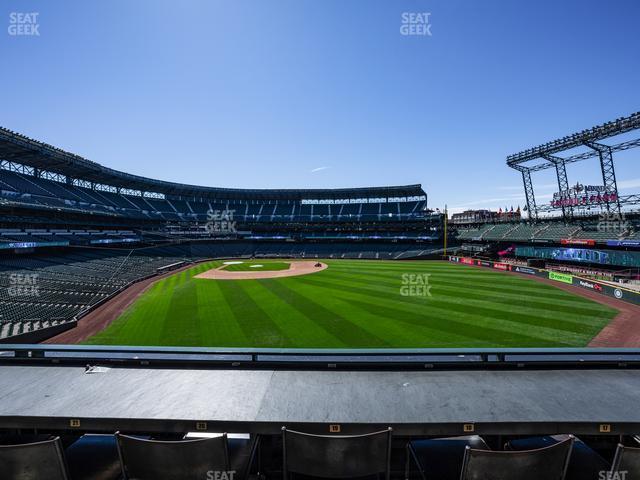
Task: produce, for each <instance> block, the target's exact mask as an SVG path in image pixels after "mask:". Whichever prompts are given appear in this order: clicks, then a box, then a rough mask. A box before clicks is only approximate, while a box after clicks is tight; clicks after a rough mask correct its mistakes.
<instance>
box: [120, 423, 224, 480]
mask: <svg viewBox="0 0 640 480" xmlns="http://www.w3.org/2000/svg"><path fill="white" fill-rule="evenodd" d="M116 440H117V446H118V453H119V455H120V459H121V464H122V475H123V477H124V479H125V480H127V479H131V480H133V479H136V480H192V479H200V478H201V479H206V478H208V476H209V477H210V476H211V473H212V472H216V471H217V472H220V471H223V472H228V471H229V470H230V462H229V453H228V450H227V436H226V434H225V435H221V436H220V437H213V438H204V439H196V440H181V441H171V442H167V441H158V440H145V439H141V438H136V437H131V436H127V435H122V434H120V433H119V432H117V433H116Z"/></svg>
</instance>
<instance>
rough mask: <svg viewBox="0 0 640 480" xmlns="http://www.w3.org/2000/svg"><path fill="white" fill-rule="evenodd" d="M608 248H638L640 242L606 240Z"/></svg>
mask: <svg viewBox="0 0 640 480" xmlns="http://www.w3.org/2000/svg"><path fill="white" fill-rule="evenodd" d="M607 246H608V247H640V240H607Z"/></svg>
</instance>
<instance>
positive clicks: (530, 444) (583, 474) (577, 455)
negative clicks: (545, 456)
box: [505, 435, 610, 480]
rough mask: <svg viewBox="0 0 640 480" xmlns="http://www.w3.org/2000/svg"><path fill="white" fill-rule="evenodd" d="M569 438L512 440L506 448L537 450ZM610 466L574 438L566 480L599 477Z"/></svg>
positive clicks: (559, 436) (551, 437)
mask: <svg viewBox="0 0 640 480" xmlns="http://www.w3.org/2000/svg"><path fill="white" fill-rule="evenodd" d="M568 438H569V435H553V436H544V437H533V438H523V439H518V440H512V441H510V442H508V443H507V444H506V445H505V450H511V451H522V450H536V449H540V448H546V447H550V446H553V445H557V444H558V443H560V442H562V441H566V440H567V439H568ZM609 468H610V465H609V463H608V462H607V461H606V460H605V459H604V458H602V457H601V456H600V455H599V454H598V453H597V452H595V451H594V450H593V449H591V448H590V447H589V446H588V445H587V444H585V443H584V442H583V441H582V440H580V439H579V438H576V439H575V440H574V443H573V450H572V452H571V460H570V461H569V468H568V469H567V476H566V480H582V479H585V478H598V475H599V473H600V472H603V471H606V470H609Z"/></svg>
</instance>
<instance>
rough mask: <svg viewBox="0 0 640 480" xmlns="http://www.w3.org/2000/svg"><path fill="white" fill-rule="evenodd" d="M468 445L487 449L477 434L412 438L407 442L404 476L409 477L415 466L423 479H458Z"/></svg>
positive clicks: (478, 448) (476, 448)
mask: <svg viewBox="0 0 640 480" xmlns="http://www.w3.org/2000/svg"><path fill="white" fill-rule="evenodd" d="M468 447H471V448H474V449H475V450H489V446H488V445H487V444H486V443H485V442H484V440H483V439H482V438H481V437H479V436H477V435H472V436H466V437H452V438H434V439H429V440H413V441H411V442H409V443H408V444H407V460H406V467H405V478H410V475H411V472H412V471H413V470H414V467H415V468H416V469H417V470H418V473H419V474H420V476H421V478H423V479H431V478H437V479H438V480H458V479H459V478H460V470H461V468H462V462H463V460H464V455H465V451H466V449H467V448H468Z"/></svg>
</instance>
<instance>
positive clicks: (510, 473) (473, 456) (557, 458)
mask: <svg viewBox="0 0 640 480" xmlns="http://www.w3.org/2000/svg"><path fill="white" fill-rule="evenodd" d="M573 442H574V437H573V436H569V438H567V439H566V440H563V441H562V442H559V443H556V444H555V445H552V446H550V447H546V448H540V449H537V450H522V451H517V452H492V451H490V450H475V449H472V448H469V447H467V449H466V451H465V454H464V461H463V463H462V473H461V475H460V480H484V479H489V478H490V479H491V480H513V479H517V480H564V477H565V474H566V472H567V466H568V465H569V457H570V456H571V449H572V447H573Z"/></svg>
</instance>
